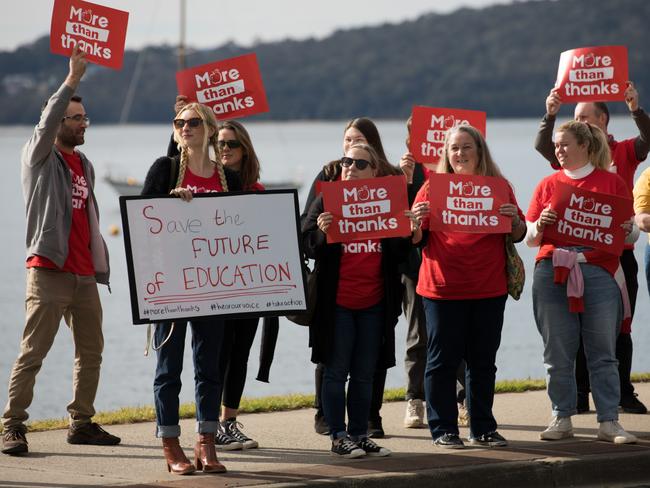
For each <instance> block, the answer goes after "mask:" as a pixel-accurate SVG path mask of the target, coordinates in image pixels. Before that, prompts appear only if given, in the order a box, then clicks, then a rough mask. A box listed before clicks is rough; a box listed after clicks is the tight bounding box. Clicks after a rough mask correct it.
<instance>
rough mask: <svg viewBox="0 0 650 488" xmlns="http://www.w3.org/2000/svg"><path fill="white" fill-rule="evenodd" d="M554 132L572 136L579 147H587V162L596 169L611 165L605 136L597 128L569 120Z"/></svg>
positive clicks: (610, 156)
mask: <svg viewBox="0 0 650 488" xmlns="http://www.w3.org/2000/svg"><path fill="white" fill-rule="evenodd" d="M556 132H568V133H570V134H573V137H575V139H576V142H577V143H578V144H579V145H580V146H584V145H586V146H587V155H588V156H589V161H590V162H591V164H593V165H594V166H595V167H596V168H599V169H607V168H609V166H610V164H611V163H612V154H611V152H610V150H609V143H608V142H607V136H606V135H605V133H604V132H603V131H602V130H600V129H599V128H598V127H596V126H595V125H592V124H588V123H586V122H580V121H577V120H570V121H568V122H565V123H564V124H562V125H561V126H560V127H559V128H558V129H557V131H556Z"/></svg>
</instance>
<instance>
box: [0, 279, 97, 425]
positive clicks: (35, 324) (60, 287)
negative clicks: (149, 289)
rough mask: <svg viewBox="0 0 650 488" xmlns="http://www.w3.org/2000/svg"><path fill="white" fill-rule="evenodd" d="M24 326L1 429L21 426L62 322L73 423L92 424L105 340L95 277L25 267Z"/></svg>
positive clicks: (69, 407)
mask: <svg viewBox="0 0 650 488" xmlns="http://www.w3.org/2000/svg"><path fill="white" fill-rule="evenodd" d="M25 311H26V323H25V330H24V332H23V339H22V342H21V345H20V354H19V355H18V359H16V362H15V363H14V367H13V369H12V371H11V377H10V379H9V400H8V401H7V406H6V407H5V411H4V414H3V415H2V424H3V426H4V428H5V430H6V429H7V428H9V427H17V426H21V425H23V423H24V422H25V421H26V420H27V418H28V414H27V408H28V407H29V406H30V404H31V403H32V399H33V397H34V383H35V381H36V375H37V374H38V372H39V370H40V369H41V365H42V364H43V360H44V359H45V356H47V353H48V352H49V350H50V348H51V347H52V343H53V342H54V338H55V336H56V333H57V331H58V329H59V324H60V322H61V318H62V317H63V318H65V322H66V324H67V325H68V327H69V328H70V331H71V332H72V341H73V343H74V349H75V360H74V369H73V398H72V402H70V404H69V405H68V407H67V409H68V412H69V413H70V423H71V424H75V425H76V424H84V423H87V422H90V419H91V417H92V416H93V415H94V414H95V409H94V407H93V404H94V402H95V395H96V393H97V385H98V383H99V368H100V365H101V362H102V350H103V349H104V337H103V335H102V306H101V303H100V301H99V293H98V291H97V282H96V281H95V277H94V276H79V275H75V274H72V273H64V272H60V271H54V270H48V269H43V268H29V269H28V270H27V293H26V299H25Z"/></svg>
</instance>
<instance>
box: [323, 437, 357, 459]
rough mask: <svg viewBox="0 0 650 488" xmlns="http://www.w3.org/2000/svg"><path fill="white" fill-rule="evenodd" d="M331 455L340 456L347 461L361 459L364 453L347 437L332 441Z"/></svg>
mask: <svg viewBox="0 0 650 488" xmlns="http://www.w3.org/2000/svg"><path fill="white" fill-rule="evenodd" d="M331 454H332V455H333V456H341V457H344V458H348V459H354V458H358V457H363V456H365V455H366V451H364V450H363V449H361V448H360V447H357V445H356V444H355V443H354V442H353V441H352V439H350V438H349V437H341V438H340V439H336V440H335V441H332V450H331Z"/></svg>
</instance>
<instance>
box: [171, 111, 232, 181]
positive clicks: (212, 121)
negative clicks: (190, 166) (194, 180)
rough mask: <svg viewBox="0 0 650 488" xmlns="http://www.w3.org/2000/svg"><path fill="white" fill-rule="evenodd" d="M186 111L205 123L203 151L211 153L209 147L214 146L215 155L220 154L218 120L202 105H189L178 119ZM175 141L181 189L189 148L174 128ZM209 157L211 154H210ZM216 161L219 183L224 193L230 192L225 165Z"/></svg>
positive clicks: (180, 112) (177, 115)
mask: <svg viewBox="0 0 650 488" xmlns="http://www.w3.org/2000/svg"><path fill="white" fill-rule="evenodd" d="M186 110H193V111H194V112H196V114H197V115H198V116H199V118H200V119H201V120H202V121H203V125H204V127H205V131H204V135H203V151H205V152H208V153H209V149H208V145H210V146H212V149H213V150H214V152H215V155H218V154H219V151H218V147H217V119H216V118H215V116H214V113H213V112H212V110H211V109H210V108H209V107H206V106H205V105H202V104H200V103H196V102H194V103H189V104H187V105H185V106H183V107H182V108H181V109H180V110H179V111H178V113H177V114H176V118H178V117H179V116H180V115H181V114H182V113H183V112H185V111H186ZM210 129H212V135H209V134H210ZM174 141H175V142H176V144H177V145H178V151H179V152H180V167H179V169H178V178H177V179H176V185H175V186H176V187H179V186H180V185H181V184H182V183H183V178H185V171H186V170H187V162H188V159H189V156H188V151H187V146H185V145H184V144H183V140H182V139H181V137H180V132H179V131H177V130H176V129H175V128H174ZM208 156H209V154H208ZM216 159H217V160H216V161H213V160H212V159H211V160H210V161H211V162H212V164H214V165H215V166H216V171H217V174H218V175H219V181H220V182H221V188H222V189H223V191H228V183H227V181H226V174H225V172H224V169H223V164H222V163H221V161H220V160H219V158H216Z"/></svg>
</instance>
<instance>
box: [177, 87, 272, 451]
mask: <svg viewBox="0 0 650 488" xmlns="http://www.w3.org/2000/svg"><path fill="white" fill-rule="evenodd" d="M187 100H188V99H187V97H186V96H184V95H178V96H177V97H176V103H175V105H174V108H175V110H176V111H178V110H180V109H181V108H182V107H184V106H185V105H186V104H187ZM177 152H178V149H177V146H176V145H175V144H173V141H172V142H170V145H169V147H168V149H167V155H168V156H174V155H175V154H177ZM215 152H216V155H217V157H218V158H219V160H220V161H221V163H222V164H223V166H224V167H225V168H227V169H229V170H231V171H232V172H233V173H235V174H237V175H238V176H239V179H240V181H241V186H242V188H241V189H242V190H245V191H264V186H263V185H262V184H261V183H260V182H259V178H260V163H259V160H258V158H257V154H256V153H255V149H254V147H253V143H252V141H251V137H250V135H249V134H248V131H247V130H246V128H245V127H244V126H243V125H242V124H241V123H239V122H237V121H235V120H228V121H223V122H219V123H218V126H217V143H216V146H215ZM258 321H259V319H258V318H256V317H255V318H247V319H232V320H226V321H225V330H224V337H223V341H222V344H223V345H222V349H221V352H220V354H219V379H220V381H219V384H220V389H219V395H218V397H217V405H219V406H220V412H221V413H220V422H219V425H218V428H217V432H216V436H215V442H216V447H217V449H219V450H224V451H233V450H240V449H253V448H256V447H258V446H259V443H258V442H257V441H256V440H253V439H251V438H250V437H248V436H247V435H246V434H244V433H243V432H242V430H241V429H242V427H243V426H242V424H241V423H239V422H237V414H238V411H239V404H240V402H241V398H242V394H243V392H244V386H245V385H246V374H247V370H248V357H249V355H250V349H251V347H252V345H253V341H254V339H255V334H256V333H257V325H258ZM278 330H279V321H278V318H277V317H264V319H263V333H262V344H261V348H260V349H261V353H260V366H259V370H258V374H257V379H258V380H259V381H263V382H266V383H268V376H269V369H270V366H271V360H272V358H273V352H274V349H275V343H276V340H277V336H278Z"/></svg>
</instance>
